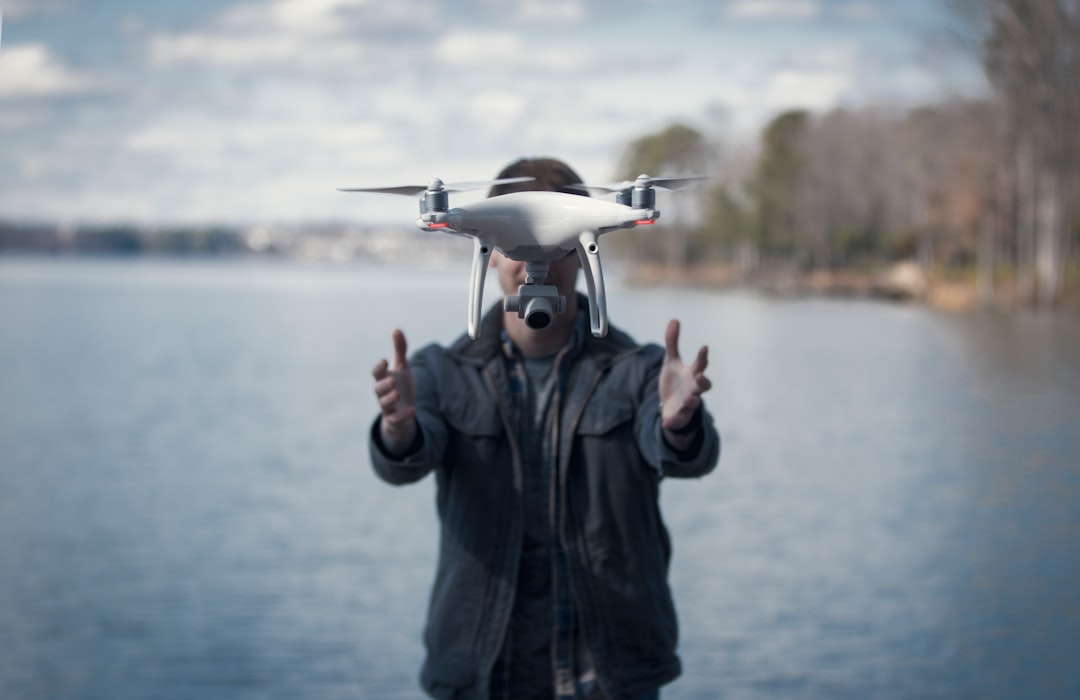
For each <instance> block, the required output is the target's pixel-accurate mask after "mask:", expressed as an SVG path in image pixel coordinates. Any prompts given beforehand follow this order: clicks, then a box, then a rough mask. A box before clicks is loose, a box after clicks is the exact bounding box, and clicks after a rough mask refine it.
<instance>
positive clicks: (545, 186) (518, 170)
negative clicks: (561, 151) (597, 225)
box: [488, 158, 589, 197]
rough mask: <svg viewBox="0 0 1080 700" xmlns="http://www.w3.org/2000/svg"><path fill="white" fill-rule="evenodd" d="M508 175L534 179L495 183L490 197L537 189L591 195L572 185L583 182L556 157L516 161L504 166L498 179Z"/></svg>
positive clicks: (489, 194) (489, 193)
mask: <svg viewBox="0 0 1080 700" xmlns="http://www.w3.org/2000/svg"><path fill="white" fill-rule="evenodd" d="M508 177H531V178H534V179H533V180H529V181H528V182H513V183H510V184H508V185H495V186H494V187H492V188H491V191H490V192H488V197H496V196H498V195H500V194H509V193H511V192H535V191H540V192H565V193H567V194H580V195H584V196H586V197H588V196H589V193H588V192H587V191H586V190H584V189H578V188H574V187H571V185H580V184H582V182H581V178H580V177H579V176H578V174H577V173H575V172H574V171H573V169H571V168H570V166H569V165H567V164H566V163H564V162H562V161H561V160H556V159H555V158H522V159H521V160H518V161H514V162H513V163H511V164H510V165H508V166H506V167H505V168H503V170H502V172H501V173H499V174H498V176H497V177H496V179H498V180H501V179H503V178H508Z"/></svg>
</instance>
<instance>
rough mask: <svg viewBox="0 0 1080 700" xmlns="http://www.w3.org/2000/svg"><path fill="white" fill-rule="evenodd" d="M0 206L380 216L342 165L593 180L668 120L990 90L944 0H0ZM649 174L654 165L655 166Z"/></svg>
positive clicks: (82, 216)
mask: <svg viewBox="0 0 1080 700" xmlns="http://www.w3.org/2000/svg"><path fill="white" fill-rule="evenodd" d="M0 6H2V9H3V29H2V31H3V38H2V43H0V219H8V220H31V221H46V222H58V223H67V224H78V223H92V222H124V223H150V224H178V223H198V224H205V223H226V224H251V225H258V224H265V223H271V222H290V223H302V222H317V221H319V222H321V221H352V222H357V223H363V222H365V221H387V220H392V219H394V218H395V217H403V218H404V219H406V220H409V221H411V219H412V218H414V217H415V213H416V212H415V208H416V207H415V203H413V202H411V201H409V200H407V199H405V198H400V199H399V198H395V197H389V196H385V195H355V194H344V193H340V192H338V191H337V190H336V188H337V187H340V186H375V185H405V184H421V183H425V182H427V181H429V180H430V179H431V178H432V177H436V176H437V177H441V178H442V179H444V180H446V181H464V180H481V179H486V178H491V177H494V176H495V174H496V173H497V172H498V171H499V170H500V169H502V167H503V166H505V165H506V164H507V163H509V162H511V161H513V160H515V159H517V158H518V157H521V156H555V157H558V158H562V159H563V160H565V161H567V162H568V163H569V164H570V165H571V166H572V167H574V168H575V169H576V170H577V171H578V173H579V174H581V175H582V177H583V178H584V179H585V180H586V181H588V182H601V183H602V182H609V181H611V180H612V179H614V178H615V177H616V173H615V168H616V164H617V162H618V158H619V155H620V153H621V152H622V150H623V149H624V148H625V146H626V144H628V143H629V142H630V141H632V140H633V139H635V138H638V137H640V136H643V135H646V134H649V133H654V132H656V131H659V130H661V129H663V128H665V127H666V126H668V125H670V124H672V123H675V122H680V123H685V124H688V125H690V126H692V127H694V128H696V129H698V130H700V131H701V132H702V133H704V134H706V135H707V136H708V137H709V138H710V139H713V140H716V141H717V142H721V143H724V144H727V147H728V148H736V149H748V148H753V146H754V144H755V143H756V140H757V139H758V137H759V134H760V129H761V127H762V125H763V124H764V123H766V122H767V121H768V120H769V119H770V118H772V117H774V116H775V115H776V114H778V113H779V112H781V111H782V110H785V109H790V108H805V109H809V110H811V111H814V112H824V111H827V110H830V109H834V108H838V107H848V108H857V107H860V106H864V105H871V104H878V105H890V106H896V107H901V108H902V107H904V106H910V105H913V104H918V103H922V102H927V101H934V100H938V99H942V98H944V97H947V96H950V95H972V94H979V93H980V91H982V90H984V87H983V86H982V83H981V78H980V76H979V74H978V67H977V65H976V64H975V62H974V60H973V59H972V58H971V57H970V56H969V55H966V54H964V53H963V52H958V51H955V50H951V49H948V48H942V47H944V46H946V45H948V44H949V42H948V40H947V35H948V28H949V23H950V15H949V13H948V10H947V8H946V6H945V0H907V1H901V0H896V1H891V2H887V1H885V0H622V1H620V2H615V1H614V0H448V1H445V2H438V1H437V0H187V1H186V2H175V3H157V2H153V3H150V2H136V1H135V0H0ZM651 174H653V175H662V174H664V173H651Z"/></svg>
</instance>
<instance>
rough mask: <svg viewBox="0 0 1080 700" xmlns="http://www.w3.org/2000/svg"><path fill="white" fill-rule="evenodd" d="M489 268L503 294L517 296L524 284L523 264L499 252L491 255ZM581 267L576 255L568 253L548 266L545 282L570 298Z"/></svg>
mask: <svg viewBox="0 0 1080 700" xmlns="http://www.w3.org/2000/svg"><path fill="white" fill-rule="evenodd" d="M491 267H494V268H495V269H496V270H497V271H498V273H499V286H501V287H502V290H503V294H517V292H518V287H520V286H521V285H523V284H525V263H523V262H518V261H517V260H511V259H510V258H508V257H506V256H505V255H503V254H502V253H500V252H499V251H497V250H496V251H495V252H494V253H492V254H491ZM580 267H581V264H580V262H579V261H578V256H577V253H570V254H569V255H567V256H566V257H564V258H560V259H559V260H555V261H554V262H551V263H549V264H548V276H547V281H546V282H544V284H553V285H555V286H556V287H558V289H559V294H561V295H563V296H565V297H570V296H572V295H573V294H574V289H575V287H576V286H577V274H578V269H579V268H580Z"/></svg>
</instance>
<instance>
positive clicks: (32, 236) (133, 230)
mask: <svg viewBox="0 0 1080 700" xmlns="http://www.w3.org/2000/svg"><path fill="white" fill-rule="evenodd" d="M248 250H249V249H248V246H247V244H246V243H245V241H244V237H243V235H242V233H241V232H240V231H238V230H236V229H232V228H227V227H222V226H211V227H204V226H199V227H175V228H164V229H147V228H139V227H135V226H123V225H106V226H78V227H66V226H46V225H34V224H16V223H5V222H0V253H27V254H35V255H40V254H49V255H51V254H66V253H74V254H87V255H95V254H108V255H139V254H161V255H222V254H230V253H242V252H246V251H248Z"/></svg>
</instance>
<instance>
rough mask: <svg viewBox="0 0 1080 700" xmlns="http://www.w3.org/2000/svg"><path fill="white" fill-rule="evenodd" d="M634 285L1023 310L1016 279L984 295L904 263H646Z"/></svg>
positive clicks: (1070, 292)
mask: <svg viewBox="0 0 1080 700" xmlns="http://www.w3.org/2000/svg"><path fill="white" fill-rule="evenodd" d="M627 279H628V280H629V281H630V282H631V283H633V284H641V285H653V284H665V285H680V286H688V287H698V288H713V289H735V288H745V289H754V290H757V291H759V292H761V293H763V294H767V295H769V296H777V297H793V298H794V297H829V298H846V299H881V300H885V301H893V302H898V303H916V304H925V305H927V306H930V307H932V308H935V309H939V310H942V311H947V312H952V313H964V312H969V311H974V310H977V309H992V310H996V311H1006V312H1008V311H1016V310H1017V309H1020V308H1024V307H1026V306H1027V305H1024V304H1021V303H1020V301H1019V299H1018V296H1017V294H1016V292H1015V284H1014V282H1013V280H1012V279H1006V280H1003V281H1002V282H1000V283H999V284H998V285H997V288H995V289H994V292H993V294H985V293H983V294H981V293H980V290H979V288H978V285H977V283H976V278H975V274H974V272H973V271H972V270H964V269H962V270H951V271H932V272H930V273H924V272H923V271H922V269H921V268H920V267H919V265H917V264H916V263H914V262H900V263H895V264H892V265H889V266H886V267H881V268H872V269H871V268H865V269H855V268H845V269H838V270H814V271H800V270H795V269H792V268H790V267H780V266H776V267H758V268H756V269H754V270H746V269H744V268H740V267H738V266H735V265H730V264H724V263H711V264H706V265H693V266H691V267H687V268H680V267H675V266H669V265H665V264H657V263H647V264H640V265H636V266H634V267H633V268H631V269H630V271H629V273H628V274H627ZM1058 308H1059V309H1061V310H1065V311H1070V312H1074V313H1080V289H1077V286H1076V285H1072V286H1071V287H1067V288H1066V293H1065V295H1064V297H1063V298H1062V300H1061V302H1060V303H1059V304H1058Z"/></svg>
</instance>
